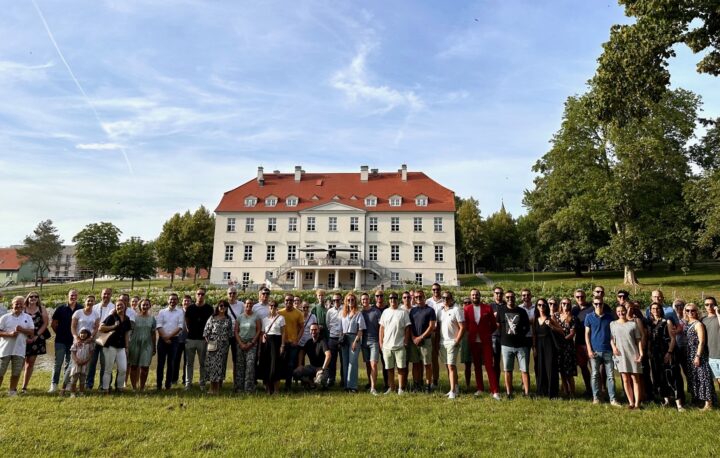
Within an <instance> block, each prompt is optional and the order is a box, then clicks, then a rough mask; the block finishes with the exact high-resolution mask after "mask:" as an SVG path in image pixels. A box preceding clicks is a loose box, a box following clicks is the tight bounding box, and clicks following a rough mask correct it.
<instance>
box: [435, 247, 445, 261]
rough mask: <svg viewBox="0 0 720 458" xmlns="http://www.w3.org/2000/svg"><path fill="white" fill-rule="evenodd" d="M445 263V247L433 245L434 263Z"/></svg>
mask: <svg viewBox="0 0 720 458" xmlns="http://www.w3.org/2000/svg"><path fill="white" fill-rule="evenodd" d="M444 261H445V247H444V246H442V245H435V262H444Z"/></svg>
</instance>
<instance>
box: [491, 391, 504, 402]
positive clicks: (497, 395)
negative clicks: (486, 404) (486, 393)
mask: <svg viewBox="0 0 720 458" xmlns="http://www.w3.org/2000/svg"><path fill="white" fill-rule="evenodd" d="M492 398H493V399H494V400H496V401H500V400H502V398H501V397H500V393H493V395H492Z"/></svg>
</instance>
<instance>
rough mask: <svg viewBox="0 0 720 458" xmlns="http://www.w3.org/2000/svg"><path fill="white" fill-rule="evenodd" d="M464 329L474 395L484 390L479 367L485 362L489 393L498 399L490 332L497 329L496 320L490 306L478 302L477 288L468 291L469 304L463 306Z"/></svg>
mask: <svg viewBox="0 0 720 458" xmlns="http://www.w3.org/2000/svg"><path fill="white" fill-rule="evenodd" d="M465 329H466V330H467V333H468V342H469V343H470V354H471V355H472V360H473V366H474V368H475V384H476V386H477V391H476V392H475V396H479V395H480V393H482V392H483V391H485V387H484V385H483V376H482V367H481V363H485V371H486V372H487V374H488V381H489V382H490V393H492V397H493V399H496V400H498V401H499V400H500V393H499V391H500V390H499V388H498V383H497V375H496V374H495V368H494V367H493V350H492V333H493V332H494V331H495V329H497V321H496V320H495V315H494V314H493V310H492V307H490V305H489V304H484V303H481V302H480V291H478V290H477V289H472V290H471V291H470V304H468V305H466V306H465Z"/></svg>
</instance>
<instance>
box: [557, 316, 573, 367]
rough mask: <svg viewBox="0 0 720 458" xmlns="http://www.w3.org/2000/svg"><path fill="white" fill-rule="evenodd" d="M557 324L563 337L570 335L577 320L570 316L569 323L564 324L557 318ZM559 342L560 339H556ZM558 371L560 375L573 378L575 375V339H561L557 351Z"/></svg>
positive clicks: (564, 322)
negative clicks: (561, 330)
mask: <svg viewBox="0 0 720 458" xmlns="http://www.w3.org/2000/svg"><path fill="white" fill-rule="evenodd" d="M558 323H560V327H561V328H562V329H563V336H564V337H567V336H568V335H570V332H572V330H573V329H575V328H576V327H577V326H578V319H577V318H576V317H574V316H572V315H571V316H570V321H568V322H566V321H564V320H561V319H560V318H558ZM558 340H560V339H558ZM558 369H559V370H560V374H561V375H565V376H570V377H575V376H576V375H577V353H576V350H575V339H569V340H568V339H562V340H561V341H560V348H559V351H558Z"/></svg>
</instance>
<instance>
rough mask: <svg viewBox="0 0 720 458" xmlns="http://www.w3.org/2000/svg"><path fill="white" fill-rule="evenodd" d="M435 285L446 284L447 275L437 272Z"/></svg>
mask: <svg viewBox="0 0 720 458" xmlns="http://www.w3.org/2000/svg"><path fill="white" fill-rule="evenodd" d="M435 283H445V274H444V273H442V272H436V273H435Z"/></svg>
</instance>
